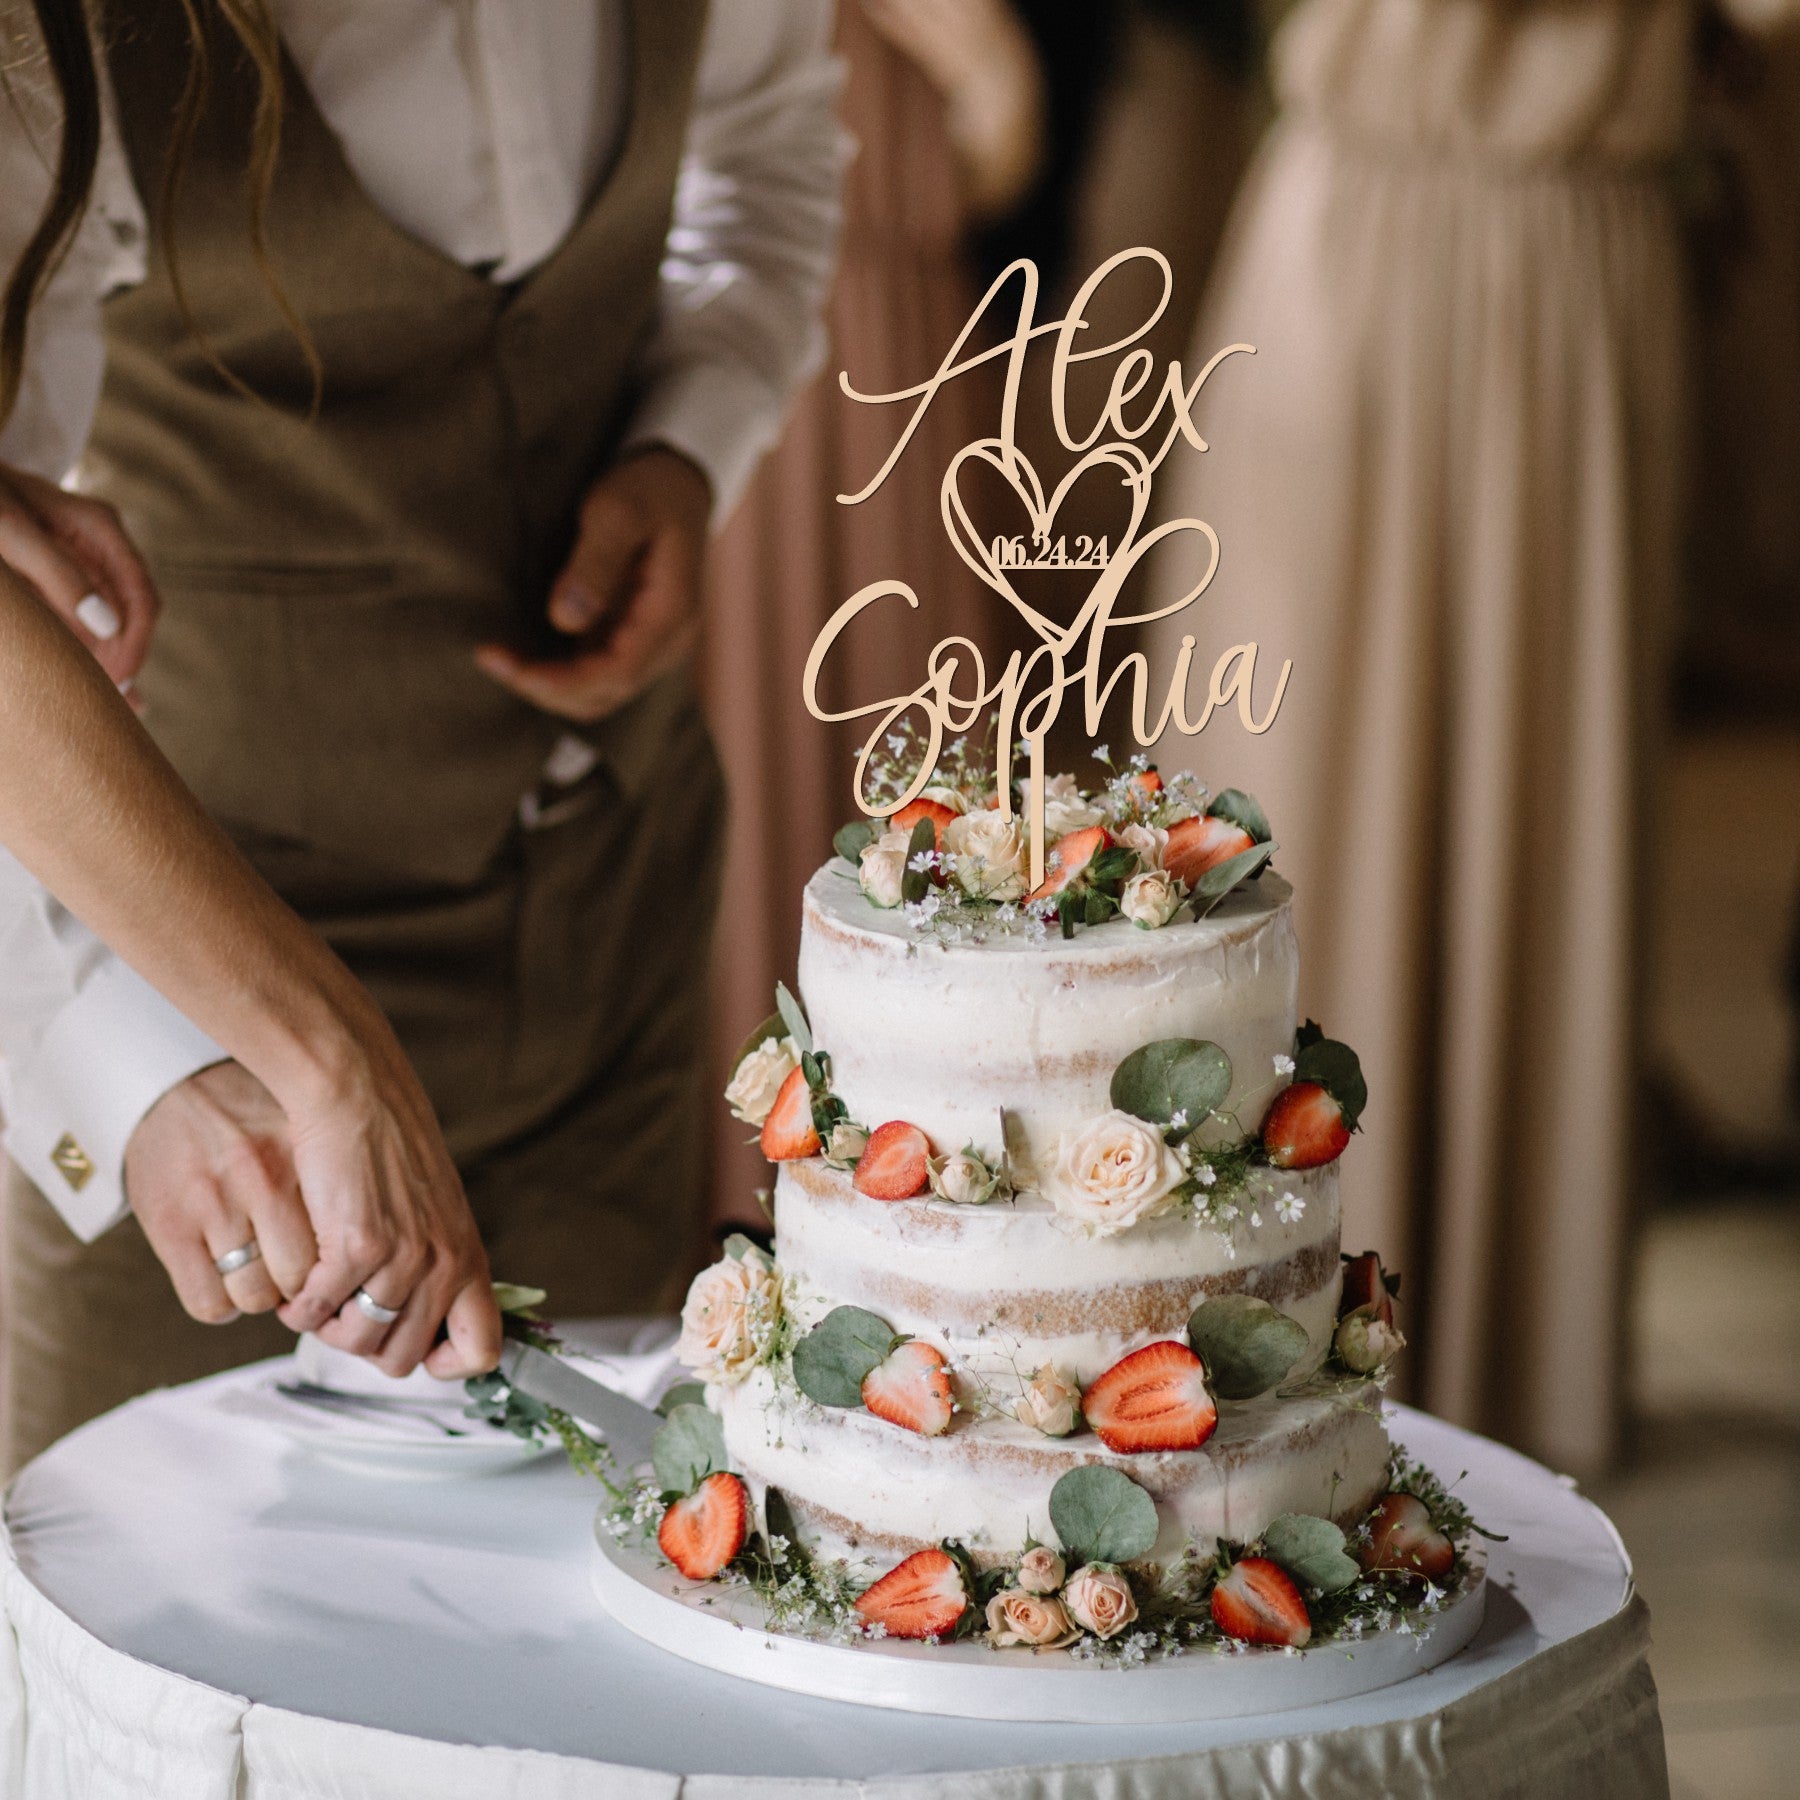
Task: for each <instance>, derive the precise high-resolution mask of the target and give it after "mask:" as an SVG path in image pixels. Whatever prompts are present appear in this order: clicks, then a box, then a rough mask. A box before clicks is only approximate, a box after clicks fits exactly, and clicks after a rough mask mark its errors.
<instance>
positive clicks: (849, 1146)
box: [825, 1119, 869, 1168]
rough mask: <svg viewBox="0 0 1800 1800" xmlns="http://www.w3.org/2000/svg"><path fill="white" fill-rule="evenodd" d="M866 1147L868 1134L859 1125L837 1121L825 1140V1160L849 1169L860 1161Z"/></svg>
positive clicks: (843, 1120) (846, 1120) (842, 1120)
mask: <svg viewBox="0 0 1800 1800" xmlns="http://www.w3.org/2000/svg"><path fill="white" fill-rule="evenodd" d="M868 1147H869V1134H868V1133H867V1132H866V1131H864V1130H863V1128H862V1127H861V1126H860V1125H852V1124H851V1123H850V1121H849V1120H848V1119H839V1120H838V1122H837V1123H836V1124H835V1125H834V1126H832V1128H831V1136H830V1137H829V1138H827V1139H826V1140H825V1160H826V1161H827V1162H829V1163H838V1164H840V1165H841V1166H842V1167H844V1168H849V1167H850V1166H851V1164H853V1163H855V1162H857V1161H859V1160H860V1159H861V1157H862V1153H863V1152H864V1151H865V1150H866V1149H868Z"/></svg>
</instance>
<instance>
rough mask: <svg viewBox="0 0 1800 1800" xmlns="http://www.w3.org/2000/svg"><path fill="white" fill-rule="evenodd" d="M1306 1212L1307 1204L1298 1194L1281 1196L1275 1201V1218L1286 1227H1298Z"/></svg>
mask: <svg viewBox="0 0 1800 1800" xmlns="http://www.w3.org/2000/svg"><path fill="white" fill-rule="evenodd" d="M1305 1211H1306V1202H1305V1201H1304V1200H1302V1199H1301V1198H1300V1196H1299V1195H1298V1194H1281V1195H1279V1196H1278V1197H1277V1198H1276V1201H1275V1216H1276V1218H1278V1219H1279V1220H1280V1221H1281V1222H1282V1224H1284V1225H1298V1224H1299V1223H1300V1218H1301V1215H1302V1214H1303V1213H1304V1212H1305Z"/></svg>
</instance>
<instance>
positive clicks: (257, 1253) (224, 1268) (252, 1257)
mask: <svg viewBox="0 0 1800 1800" xmlns="http://www.w3.org/2000/svg"><path fill="white" fill-rule="evenodd" d="M261 1261H262V1245H261V1244H259V1243H258V1242H257V1241H256V1239H255V1238H252V1239H251V1240H250V1241H249V1243H247V1244H240V1245H239V1246H238V1247H237V1249H235V1250H227V1251H226V1252H225V1254H224V1255H223V1256H221V1257H218V1258H216V1259H215V1260H214V1262H213V1267H214V1268H215V1269H217V1270H218V1271H219V1273H220V1274H221V1275H235V1274H236V1273H237V1272H238V1270H239V1269H247V1268H249V1266H250V1265H251V1264H252V1263H253V1262H261Z"/></svg>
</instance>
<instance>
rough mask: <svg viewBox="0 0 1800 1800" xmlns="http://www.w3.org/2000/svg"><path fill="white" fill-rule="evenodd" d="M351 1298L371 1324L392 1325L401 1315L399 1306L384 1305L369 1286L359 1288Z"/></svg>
mask: <svg viewBox="0 0 1800 1800" xmlns="http://www.w3.org/2000/svg"><path fill="white" fill-rule="evenodd" d="M350 1298H351V1299H352V1300H353V1301H354V1302H355V1303H356V1310H357V1311H358V1312H359V1313H361V1314H362V1316H363V1317H364V1318H365V1319H367V1320H368V1321H369V1323H370V1324H371V1325H391V1324H393V1322H394V1321H395V1320H396V1319H397V1318H399V1316H400V1309H399V1307H397V1306H383V1305H382V1304H381V1302H380V1301H379V1300H377V1299H376V1298H375V1296H374V1295H373V1294H371V1293H370V1292H369V1290H368V1289H367V1288H358V1289H357V1290H356V1292H355V1293H354V1294H352V1295H351V1296H350Z"/></svg>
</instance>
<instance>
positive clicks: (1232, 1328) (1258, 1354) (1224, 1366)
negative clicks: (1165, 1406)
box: [1188, 1294, 1307, 1560]
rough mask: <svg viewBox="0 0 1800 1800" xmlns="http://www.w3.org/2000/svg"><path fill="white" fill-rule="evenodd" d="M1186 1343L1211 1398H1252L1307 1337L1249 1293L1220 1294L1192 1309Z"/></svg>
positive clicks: (1284, 1368) (1289, 1364) (1273, 1380)
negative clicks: (1201, 1369) (1203, 1372)
mask: <svg viewBox="0 0 1800 1800" xmlns="http://www.w3.org/2000/svg"><path fill="white" fill-rule="evenodd" d="M1188 1343H1189V1344H1190V1345H1192V1347H1193V1351H1194V1354H1195V1355H1196V1356H1197V1357H1199V1358H1200V1360H1201V1361H1202V1362H1203V1363H1205V1364H1206V1385H1207V1386H1208V1387H1209V1388H1211V1389H1212V1391H1213V1394H1214V1395H1215V1397H1217V1398H1218V1399H1220V1400H1254V1399H1255V1398H1256V1396H1257V1395H1258V1394H1266V1393H1267V1392H1268V1391H1269V1389H1270V1388H1272V1387H1274V1386H1276V1385H1277V1384H1278V1383H1279V1382H1281V1381H1282V1380H1283V1379H1284V1378H1285V1377H1286V1375H1287V1373H1288V1371H1289V1370H1290V1369H1291V1368H1293V1366H1294V1364H1295V1363H1297V1362H1298V1361H1299V1360H1300V1358H1301V1357H1302V1356H1304V1355H1305V1354H1306V1345H1307V1336H1306V1327H1305V1326H1304V1325H1302V1324H1301V1323H1300V1321H1299V1320H1298V1319H1292V1318H1289V1317H1288V1315H1287V1314H1286V1313H1284V1312H1281V1311H1280V1310H1279V1309H1277V1308H1276V1307H1273V1306H1271V1305H1270V1304H1269V1303H1268V1301H1266V1300H1259V1299H1257V1298H1256V1296H1255V1295H1254V1294H1220V1295H1218V1296H1216V1297H1215V1298H1214V1299H1211V1300H1206V1301H1203V1302H1202V1303H1201V1304H1200V1305H1199V1306H1197V1307H1195V1308H1194V1312H1193V1316H1192V1317H1191V1318H1190V1319H1189V1320H1188ZM1277 1560H1279V1558H1278V1559H1277Z"/></svg>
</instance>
